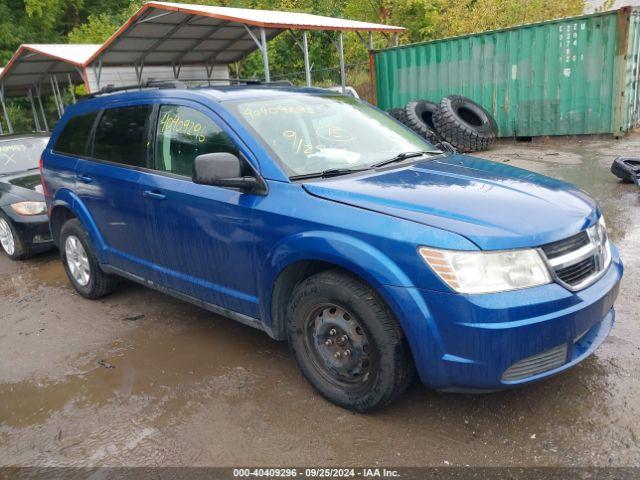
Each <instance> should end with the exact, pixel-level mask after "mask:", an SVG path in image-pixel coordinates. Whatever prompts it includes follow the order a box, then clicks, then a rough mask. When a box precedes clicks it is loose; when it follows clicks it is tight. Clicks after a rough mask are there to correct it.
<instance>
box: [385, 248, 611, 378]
mask: <svg viewBox="0 0 640 480" xmlns="http://www.w3.org/2000/svg"><path fill="white" fill-rule="evenodd" d="M622 272H623V267H622V263H621V261H620V257H619V255H618V252H617V250H616V249H615V247H613V246H612V263H611V266H610V267H609V269H608V270H607V272H606V273H605V274H604V275H603V276H602V278H600V279H599V280H598V281H597V282H596V283H594V284H593V285H591V286H589V287H588V288H585V289H584V290H581V291H578V292H570V291H568V290H567V289H565V288H563V287H562V286H560V285H558V284H555V283H554V284H549V285H544V286H541V287H535V288H528V289H523V290H517V291H512V292H504V293H498V294H489V295H460V294H454V293H446V292H437V291H431V290H421V289H417V288H401V287H387V292H386V295H387V296H388V297H390V298H391V300H390V303H391V304H392V305H391V306H392V308H393V309H394V311H396V312H399V314H398V317H399V320H400V322H401V324H402V326H403V329H404V331H405V334H406V336H407V339H408V341H409V343H410V345H411V349H412V353H413V356H414V359H415V362H416V367H417V370H418V373H419V375H420V378H421V379H422V381H423V383H424V384H425V385H427V386H429V387H433V388H437V389H445V390H446V389H449V390H469V389H472V390H476V389H477V390H495V389H503V388H509V387H514V386H517V385H522V384H525V383H529V382H533V381H536V380H539V379H542V378H545V377H548V376H551V375H554V374H556V373H559V372H561V371H563V370H566V369H568V368H571V367H572V366H573V365H575V364H577V363H578V362H580V361H581V360H583V359H584V358H586V357H588V356H589V355H590V354H591V353H593V351H594V350H595V349H596V348H597V347H598V346H599V345H600V344H601V343H602V342H603V341H604V340H605V338H606V337H607V336H608V334H609V332H610V331H611V328H612V326H613V323H614V321H615V312H614V310H613V303H614V301H615V299H616V297H617V295H618V290H619V284H620V279H621V278H622ZM563 345H564V346H566V348H565V347H563ZM554 349H555V350H554ZM545 352H556V353H555V360H554V361H551V360H549V359H545V358H543V357H544V355H543V357H541V355H542V354H544V353H545ZM558 352H560V353H558ZM563 352H564V353H563ZM558 354H559V355H561V356H562V355H564V356H563V357H562V358H560V361H559V362H558V361H557V360H558ZM541 358H542V359H541ZM549 358H550V357H549ZM518 362H520V363H518ZM545 362H546V363H545ZM514 364H515V367H514V368H515V370H516V371H517V372H518V373H519V375H515V376H514V375H511V374H510V373H509V372H512V371H513V370H514V369H512V370H510V371H509V372H508V369H509V368H510V367H512V366H514ZM522 365H524V367H522ZM530 366H533V367H536V368H532V369H530V370H528V369H527V368H529V367H530ZM540 366H542V367H548V368H546V369H545V368H543V371H540V368H538V367H540ZM505 372H507V375H506V376H505ZM527 372H531V374H530V375H528V374H527ZM523 374H524V375H525V376H523Z"/></svg>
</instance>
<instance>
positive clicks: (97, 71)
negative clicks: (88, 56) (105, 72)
mask: <svg viewBox="0 0 640 480" xmlns="http://www.w3.org/2000/svg"><path fill="white" fill-rule="evenodd" d="M93 74H94V75H95V77H96V91H97V92H99V91H100V76H101V75H102V58H99V59H98V62H97V63H94V64H93Z"/></svg>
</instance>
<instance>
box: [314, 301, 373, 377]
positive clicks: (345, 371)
mask: <svg viewBox="0 0 640 480" xmlns="http://www.w3.org/2000/svg"><path fill="white" fill-rule="evenodd" d="M305 325H306V328H305V345H306V347H307V350H308V351H309V352H310V353H311V360H312V362H313V364H314V366H315V368H316V370H317V371H319V372H320V373H321V375H322V376H323V377H324V378H325V379H327V380H328V381H330V382H331V383H334V384H338V385H340V386H341V387H343V388H344V387H347V388H349V387H350V388H357V387H361V386H363V385H364V384H367V383H368V382H369V381H370V380H371V378H372V377H373V372H374V363H376V359H375V358H374V355H373V350H374V348H373V346H372V342H371V341H370V340H369V337H368V335H367V332H366V330H365V328H364V327H363V325H362V324H361V323H360V321H359V320H358V319H357V318H356V317H355V316H354V315H353V314H352V313H351V312H349V311H348V310H347V309H346V308H344V307H340V306H338V305H334V304H323V305H320V306H318V307H316V308H314V309H313V310H312V311H311V313H310V314H309V315H307V319H306V322H305Z"/></svg>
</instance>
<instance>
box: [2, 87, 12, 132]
mask: <svg viewBox="0 0 640 480" xmlns="http://www.w3.org/2000/svg"><path fill="white" fill-rule="evenodd" d="M0 104H2V111H3V112H4V120H5V121H6V122H7V130H8V131H9V134H12V133H13V125H11V119H10V118H9V112H7V105H6V104H5V103H4V85H0Z"/></svg>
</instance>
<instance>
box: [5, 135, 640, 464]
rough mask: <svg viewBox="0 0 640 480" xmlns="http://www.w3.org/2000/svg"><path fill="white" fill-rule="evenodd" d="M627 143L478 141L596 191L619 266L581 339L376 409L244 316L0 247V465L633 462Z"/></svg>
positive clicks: (637, 248) (638, 205)
mask: <svg viewBox="0 0 640 480" xmlns="http://www.w3.org/2000/svg"><path fill="white" fill-rule="evenodd" d="M639 151H640V134H633V135H631V136H628V137H627V138H625V139H623V140H613V139H600V140H598V139H589V140H577V139H558V140H547V141H545V142H536V143H533V144H525V143H511V142H505V143H501V144H500V145H499V146H498V147H496V148H494V149H493V150H492V151H491V152H488V153H486V154H484V155H482V156H484V157H487V158H491V159H493V160H497V161H504V162H509V163H510V164H512V165H515V166H520V167H523V168H527V169H530V170H535V171H537V172H542V173H545V174H547V175H550V176H553V177H559V178H562V179H565V180H568V181H570V182H574V183H576V184H577V185H579V186H580V187H581V188H583V189H584V190H586V191H587V192H589V193H590V194H591V195H593V196H594V197H595V198H596V199H597V200H598V201H599V202H600V204H601V206H602V209H603V211H604V214H605V217H606V219H607V223H608V225H609V229H610V235H611V237H612V238H613V240H614V241H615V243H616V244H617V245H618V247H619V249H620V252H621V256H622V259H623V261H624V263H625V267H626V271H625V279H624V281H623V285H622V289H621V293H620V297H619V299H618V302H617V305H616V307H617V313H618V317H617V324H616V326H615V328H614V330H613V332H612V334H611V336H610V337H609V339H608V340H607V341H606V342H605V344H604V345H603V346H602V347H601V348H600V349H599V350H598V351H597V352H596V354H595V355H593V356H592V357H590V358H589V359H587V360H586V361H584V362H583V363H582V364H581V365H579V366H578V367H576V368H574V369H573V370H571V371H569V372H566V373H564V374H562V375H560V376H558V377H555V378H553V379H550V380H547V381H544V382H542V383H539V384H536V385H533V386H528V387H526V388H522V389H519V390H513V391H505V392H498V393H493V394H486V395H459V394H442V393H437V392H434V391H429V390H426V389H425V388H423V387H421V386H420V385H417V384H416V385H414V386H412V387H411V389H410V390H409V392H408V393H406V394H405V395H404V396H403V397H402V398H401V399H400V400H399V401H398V402H396V403H395V404H393V405H392V406H391V407H390V408H388V409H386V410H385V411H383V412H381V413H377V414H373V415H358V414H353V413H350V412H347V411H345V410H342V409H340V408H338V407H335V406H333V405H331V404H329V403H327V402H326V401H325V400H324V399H322V398H321V397H320V396H319V395H318V394H317V393H315V391H314V390H313V389H312V388H311V387H310V386H309V385H308V384H307V383H306V382H305V381H304V380H303V379H302V377H301V376H300V374H299V373H298V370H297V368H296V365H295V364H294V361H293V359H292V357H291V355H290V354H289V352H288V349H287V346H286V344H283V343H278V342H275V341H273V340H270V339H269V338H268V337H267V336H266V335H265V334H263V333H261V332H259V331H257V330H253V329H251V328H249V327H245V326H242V325H240V324H237V323H234V322H233V321H231V320H227V319H224V318H221V317H217V316H215V315H212V314H210V313H208V312H206V311H204V310H201V309H199V308H196V307H193V306H191V305H189V304H186V303H183V302H181V301H178V300H175V299H172V298H170V297H167V296H164V295H162V294H160V293H156V292H154V291H152V290H149V289H146V288H144V287H141V286H137V285H134V284H130V283H126V284H124V285H123V286H122V287H121V288H120V289H119V291H118V292H117V293H115V294H113V295H111V296H109V297H107V298H105V299H102V300H100V301H94V302H92V301H88V300H84V299H82V298H81V297H79V296H78V295H77V294H76V293H75V292H74V291H73V289H72V288H71V286H70V285H69V283H68V281H67V279H66V276H65V274H64V271H63V268H62V266H61V264H60V262H59V260H58V256H57V252H52V253H50V254H44V255H40V256H38V257H36V258H33V259H31V260H29V261H27V262H24V263H13V262H10V261H9V260H7V259H6V257H4V256H2V255H0V465H38V466H52V465H65V466H89V465H90V466H96V465H112V466H118V465H127V466H133V465H136V466H141V465H153V466H165V465H172V466H179V465H198V466H200V465H207V466H212V465H215V466H230V465H254V466H268V465H272V466H285V465H298V466H302V465H318V466H332V465H335V466H345V465H351V466H361V465H365V466H376V465H393V466H396V467H402V466H426V465H430V466H445V465H473V466H476V465H483V466H547V465H553V466H639V465H640V448H639V447H638V446H639V444H640V442H639V438H640V421H639V418H640V381H639V375H640V373H639V372H640V330H639V319H640V316H639V315H638V313H637V308H638V301H637V299H638V298H639V296H640V255H639V254H638V252H640V196H639V194H640V191H639V190H638V188H637V187H635V186H633V185H625V184H621V183H619V182H618V181H617V179H616V178H615V177H613V175H611V174H610V173H609V166H610V164H611V161H612V160H613V159H614V158H615V157H616V156H617V155H625V154H626V155H634V154H637V153H638V152H639Z"/></svg>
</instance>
